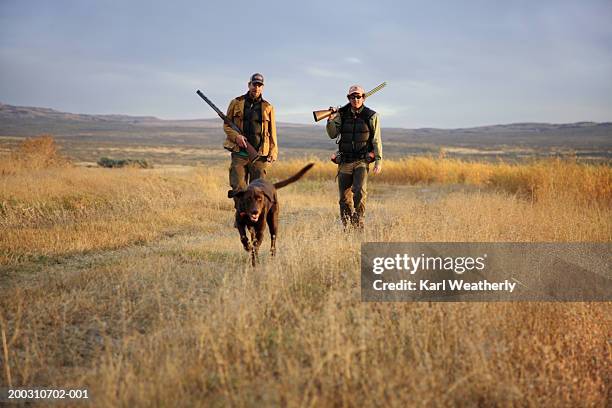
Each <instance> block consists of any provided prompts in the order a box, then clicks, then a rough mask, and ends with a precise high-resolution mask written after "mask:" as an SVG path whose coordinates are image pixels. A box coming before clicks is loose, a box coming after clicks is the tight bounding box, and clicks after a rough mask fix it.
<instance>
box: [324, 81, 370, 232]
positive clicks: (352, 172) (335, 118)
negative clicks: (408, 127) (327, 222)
mask: <svg viewBox="0 0 612 408" xmlns="http://www.w3.org/2000/svg"><path fill="white" fill-rule="evenodd" d="M347 98H348V100H349V103H348V104H346V105H345V106H343V107H342V108H340V109H339V110H338V112H336V113H334V114H332V115H331V116H330V117H329V118H328V119H327V127H326V129H327V134H328V135H329V137H330V138H332V139H334V138H337V137H340V139H339V141H338V150H339V151H338V152H337V154H335V155H334V156H332V160H333V161H334V162H336V163H337V164H338V190H339V193H340V201H339V204H340V218H341V219H342V224H343V225H344V226H345V227H348V225H349V223H350V225H352V226H353V227H354V228H356V229H358V230H363V227H364V214H365V203H366V196H367V181H368V172H369V170H370V163H372V162H374V170H373V172H374V174H379V173H380V172H381V171H382V140H381V136H380V121H379V120H378V114H377V113H376V112H374V111H373V110H372V109H370V108H368V107H367V106H365V105H364V101H365V98H366V96H365V91H364V90H363V88H362V87H361V86H359V85H353V86H351V87H350V88H349V90H348V94H347Z"/></svg>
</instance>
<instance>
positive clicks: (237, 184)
mask: <svg viewBox="0 0 612 408" xmlns="http://www.w3.org/2000/svg"><path fill="white" fill-rule="evenodd" d="M267 169H268V161H267V158H266V157H260V158H259V159H257V160H255V161H254V162H253V163H251V164H249V159H248V158H247V157H243V156H240V155H238V154H235V153H232V162H231V164H230V169H229V182H230V186H232V189H233V190H234V191H237V190H245V189H246V188H247V185H248V184H249V183H250V182H251V181H253V180H256V179H258V178H266V174H267V173H268V172H267Z"/></svg>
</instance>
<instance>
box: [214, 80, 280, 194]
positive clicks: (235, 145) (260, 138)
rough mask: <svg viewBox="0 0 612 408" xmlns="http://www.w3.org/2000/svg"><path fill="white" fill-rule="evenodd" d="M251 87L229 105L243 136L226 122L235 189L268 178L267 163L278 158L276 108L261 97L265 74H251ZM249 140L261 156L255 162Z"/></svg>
mask: <svg viewBox="0 0 612 408" xmlns="http://www.w3.org/2000/svg"><path fill="white" fill-rule="evenodd" d="M248 87H249V90H248V92H247V93H246V94H244V95H240V96H238V97H236V98H234V99H233V100H232V101H231V102H230V104H229V107H228V108H227V117H228V118H229V119H230V120H231V121H233V122H234V123H235V124H236V125H237V126H238V128H240V129H242V135H241V134H239V133H238V132H236V131H235V130H234V129H232V128H231V127H230V126H229V125H227V124H224V125H223V130H224V131H225V134H226V135H227V137H226V139H225V142H224V143H223V147H224V148H226V149H227V150H229V151H230V152H232V153H231V159H232V162H231V164H230V172H229V179H230V185H231V186H232V189H233V190H234V191H239V190H243V189H246V187H247V185H248V184H249V183H250V182H251V181H252V180H255V179H258V178H265V177H266V173H267V167H268V165H269V164H271V163H272V162H274V161H275V160H276V158H277V157H278V145H277V143H276V119H275V117H274V107H273V106H272V105H271V104H270V103H269V102H268V101H266V100H264V99H263V98H262V96H261V95H262V91H263V88H264V77H263V75H261V74H259V73H255V74H253V75H251V78H250V80H249V83H248ZM243 135H244V136H243ZM247 142H248V143H250V144H251V145H252V146H253V147H254V148H255V150H257V152H258V153H259V156H260V157H259V158H258V159H257V160H254V161H253V162H252V163H249V155H248V153H247V150H246V146H247V145H246V143H247Z"/></svg>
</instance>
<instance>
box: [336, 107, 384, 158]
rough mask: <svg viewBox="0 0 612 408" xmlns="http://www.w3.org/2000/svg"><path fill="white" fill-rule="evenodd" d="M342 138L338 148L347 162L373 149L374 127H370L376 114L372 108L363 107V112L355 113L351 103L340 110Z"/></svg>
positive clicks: (363, 155) (362, 156) (361, 156)
mask: <svg viewBox="0 0 612 408" xmlns="http://www.w3.org/2000/svg"><path fill="white" fill-rule="evenodd" d="M339 113H340V119H341V125H340V140H339V141H338V149H339V150H340V152H341V153H342V157H343V158H344V160H345V161H347V162H353V161H356V160H360V159H363V158H365V156H366V155H367V154H368V152H370V151H372V149H373V147H372V139H373V138H374V129H371V128H370V119H371V118H372V116H374V115H375V114H376V112H374V111H373V110H372V109H370V108H367V107H365V106H364V107H363V109H362V110H361V112H359V113H357V114H355V113H354V112H353V111H352V110H351V105H350V104H348V105H345V106H343V107H342V108H340V110H339Z"/></svg>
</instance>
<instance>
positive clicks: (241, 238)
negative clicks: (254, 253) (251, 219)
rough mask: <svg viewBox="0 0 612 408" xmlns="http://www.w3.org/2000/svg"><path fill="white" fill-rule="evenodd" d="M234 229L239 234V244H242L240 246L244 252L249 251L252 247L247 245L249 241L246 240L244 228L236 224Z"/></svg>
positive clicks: (242, 225)
mask: <svg viewBox="0 0 612 408" xmlns="http://www.w3.org/2000/svg"><path fill="white" fill-rule="evenodd" d="M236 228H237V229H238V233H239V234H240V242H242V246H243V247H244V250H245V251H247V252H249V251H251V249H252V247H251V244H250V243H249V239H248V238H247V235H246V229H245V228H244V224H241V223H238V225H237V227H236Z"/></svg>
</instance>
